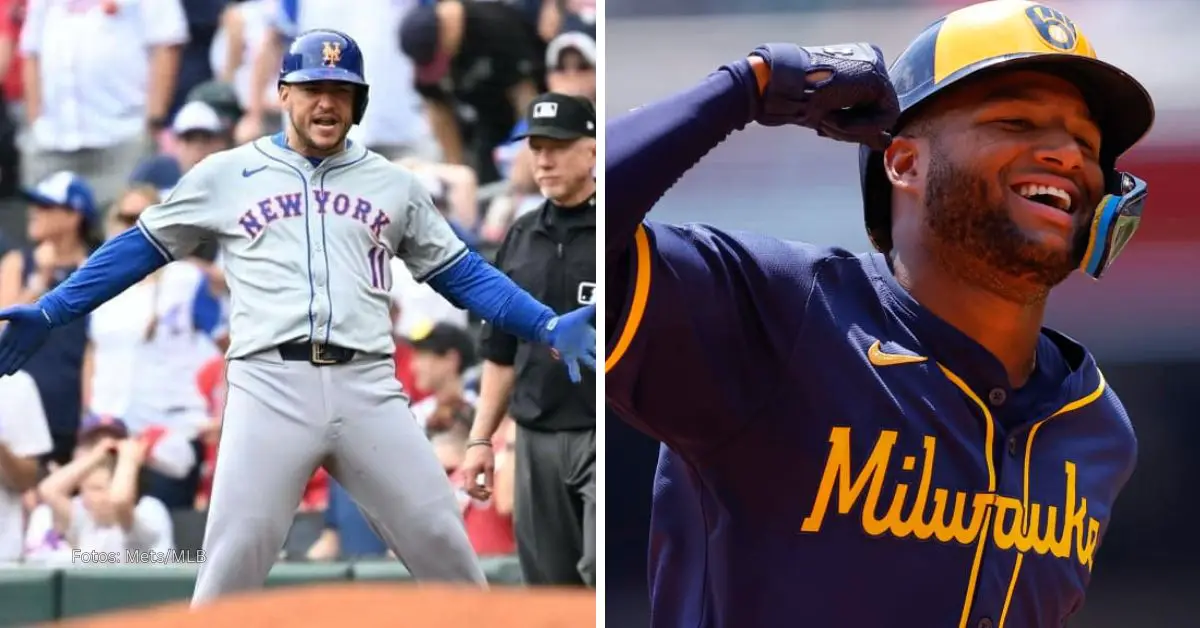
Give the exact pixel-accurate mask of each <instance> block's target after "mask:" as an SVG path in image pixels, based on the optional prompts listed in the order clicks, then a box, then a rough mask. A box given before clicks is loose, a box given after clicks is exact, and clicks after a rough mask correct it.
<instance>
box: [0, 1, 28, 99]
mask: <svg viewBox="0 0 1200 628" xmlns="http://www.w3.org/2000/svg"><path fill="white" fill-rule="evenodd" d="M27 3H28V0H0V77H3V79H2V80H3V88H4V102H5V103H6V104H7V105H8V113H9V115H11V116H13V118H14V119H17V120H21V119H23V118H22V116H21V107H22V104H23V101H24V94H23V93H22V92H23V87H24V82H23V81H22V80H21V55H20V52H19V51H18V44H19V43H20V40H21V27H22V26H23V25H24V24H25V5H26V4H27Z"/></svg>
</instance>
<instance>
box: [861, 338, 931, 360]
mask: <svg viewBox="0 0 1200 628" xmlns="http://www.w3.org/2000/svg"><path fill="white" fill-rule="evenodd" d="M867 359H868V360H870V361H871V364H874V365H875V366H896V365H897V364H920V363H921V362H924V361H926V360H928V359H929V358H926V357H923V356H919V355H903V354H899V353H884V352H883V349H882V348H880V343H879V341H878V340H876V341H875V342H874V343H873V344H872V345H871V348H870V349H867Z"/></svg>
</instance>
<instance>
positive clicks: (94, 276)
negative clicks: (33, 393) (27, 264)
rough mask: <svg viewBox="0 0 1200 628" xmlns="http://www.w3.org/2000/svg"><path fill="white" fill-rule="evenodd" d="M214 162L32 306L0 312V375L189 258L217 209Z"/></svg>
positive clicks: (201, 167)
mask: <svg viewBox="0 0 1200 628" xmlns="http://www.w3.org/2000/svg"><path fill="white" fill-rule="evenodd" d="M214 163H215V162H214V158H213V157H210V158H208V159H205V160H204V161H201V162H200V163H199V164H196V166H195V167H194V168H192V169H191V170H189V171H188V173H187V174H186V175H184V176H183V178H182V179H180V180H179V183H178V184H176V186H175V188H174V189H173V190H172V191H171V194H170V195H169V196H168V197H167V200H165V201H164V202H163V203H161V204H159V205H155V206H153V207H150V208H148V209H147V210H146V211H145V212H142V216H141V218H139V219H138V224H137V226H136V227H134V228H131V229H129V230H127V231H125V232H124V233H122V234H120V235H118V236H117V237H115V238H113V239H112V240H109V241H108V242H105V243H104V245H103V246H101V247H100V248H99V249H98V250H97V251H96V252H95V253H93V254H92V256H91V257H89V258H88V260H87V262H86V263H84V265H83V266H81V267H80V268H79V270H77V271H75V272H74V273H72V274H71V276H70V277H69V278H67V280H66V281H64V282H63V283H61V284H59V285H58V286H57V287H55V289H54V290H51V291H50V292H48V293H46V294H45V295H43V296H42V297H41V298H40V299H38V300H37V301H36V302H35V303H33V304H31V305H18V306H14V307H11V308H7V309H4V310H0V321H5V320H7V321H9V324H8V325H7V326H6V327H4V329H3V331H2V332H0V377H3V376H5V375H11V374H12V373H14V372H16V371H17V369H20V368H21V367H22V366H23V365H24V364H25V362H26V361H28V360H29V358H30V357H31V356H32V355H33V354H34V353H35V352H36V351H37V350H38V348H39V347H41V345H42V343H44V342H45V341H46V337H47V336H48V335H49V334H50V331H51V330H52V329H53V328H55V327H59V326H62V325H66V324H67V323H70V322H72V321H74V320H76V319H78V318H80V317H82V316H84V315H85V314H88V313H89V312H91V311H92V310H94V309H96V308H97V307H99V306H100V304H102V303H104V302H105V301H108V300H109V299H111V298H113V297H115V296H117V295H118V294H120V293H122V292H124V291H125V290H126V289H127V288H129V287H130V286H132V285H133V284H135V283H137V282H138V281H140V280H141V279H142V278H143V277H145V276H146V275H149V274H150V273H152V272H154V271H155V270H157V269H158V268H159V267H161V266H164V265H166V264H167V262H170V261H172V260H174V259H179V258H182V257H187V256H189V255H191V254H192V253H193V252H194V251H195V250H196V248H197V247H198V246H199V245H200V243H201V242H202V240H203V238H204V237H205V236H206V234H208V233H211V231H210V230H209V228H210V226H211V221H210V220H209V218H210V216H209V213H210V211H211V210H212V208H213V207H218V206H219V202H218V201H217V199H216V194H215V191H216V189H217V188H216V187H215V186H213V185H212V184H211V181H213V174H214V170H216V169H217V168H216V167H215V166H214Z"/></svg>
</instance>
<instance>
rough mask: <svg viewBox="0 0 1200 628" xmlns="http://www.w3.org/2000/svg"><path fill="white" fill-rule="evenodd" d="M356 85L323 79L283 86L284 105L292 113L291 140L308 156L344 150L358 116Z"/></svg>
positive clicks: (294, 147)
mask: <svg viewBox="0 0 1200 628" xmlns="http://www.w3.org/2000/svg"><path fill="white" fill-rule="evenodd" d="M356 89H357V88H356V87H355V86H354V85H352V84H350V83H339V82H333V81H322V82H316V83H296V84H291V85H284V86H282V87H281V88H280V89H279V102H280V106H281V107H282V108H283V110H284V111H286V112H287V114H288V119H289V120H290V125H289V129H288V143H289V144H290V145H291V146H292V148H293V149H295V150H297V151H299V152H301V153H303V154H304V155H306V156H308V157H328V156H329V155H333V154H335V153H337V152H339V151H341V150H342V145H343V143H344V142H345V141H346V134H347V133H349V132H350V126H351V125H352V124H353V116H354V98H355V92H356Z"/></svg>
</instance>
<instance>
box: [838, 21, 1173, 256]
mask: <svg viewBox="0 0 1200 628" xmlns="http://www.w3.org/2000/svg"><path fill="white" fill-rule="evenodd" d="M1018 69H1020V70H1037V71H1041V72H1049V73H1052V74H1054V75H1056V76H1059V77H1062V78H1063V79H1066V80H1068V81H1070V82H1072V83H1073V84H1075V86H1076V87H1078V89H1079V90H1080V92H1081V93H1082V94H1083V97H1084V99H1085V100H1086V101H1087V104H1088V107H1089V109H1090V110H1091V113H1092V116H1093V117H1094V118H1095V120H1096V123H1097V124H1098V126H1099V127H1100V133H1101V137H1102V138H1103V142H1102V150H1101V155H1100V167H1101V168H1102V169H1103V170H1104V173H1105V175H1104V180H1105V196H1104V198H1103V199H1101V201H1100V203H1099V205H1098V206H1097V208H1096V213H1095V216H1094V217H1093V218H1092V227H1091V234H1090V238H1089V240H1088V246H1087V250H1086V252H1085V253H1084V256H1083V261H1082V262H1081V263H1080V266H1079V269H1080V270H1081V271H1083V272H1084V273H1086V274H1087V275H1089V276H1091V277H1093V278H1097V279H1098V278H1099V277H1100V276H1101V275H1102V274H1103V273H1104V271H1105V270H1106V269H1107V268H1108V267H1109V265H1110V264H1111V263H1112V261H1113V259H1114V258H1116V257H1117V255H1118V254H1119V253H1120V252H1121V250H1122V249H1123V248H1124V247H1125V245H1126V243H1128V242H1129V239H1130V237H1132V236H1133V233H1134V231H1135V230H1136V229H1137V226H1138V223H1139V221H1140V220H1141V215H1142V207H1143V206H1144V204H1145V200H1146V184H1145V182H1144V181H1142V180H1140V179H1138V178H1137V177H1134V176H1133V175H1130V174H1129V173H1125V172H1120V171H1118V170H1117V169H1116V162H1117V159H1118V158H1119V157H1120V156H1121V155H1122V154H1124V153H1125V152H1126V151H1128V150H1129V149H1130V148H1131V147H1132V146H1133V145H1134V144H1136V143H1137V142H1138V140H1140V139H1141V138H1142V137H1143V136H1145V134H1146V133H1147V132H1148V131H1149V130H1150V125H1151V124H1152V123H1153V121H1154V103H1153V101H1152V100H1151V99H1150V95H1149V94H1148V93H1147V92H1146V89H1145V88H1144V87H1142V85H1141V84H1140V83H1138V82H1137V80H1135V79H1134V78H1133V77H1131V76H1130V75H1128V74H1126V73H1125V72H1124V71H1122V70H1120V69H1119V68H1117V67H1115V66H1113V65H1111V64H1108V63H1105V62H1104V61H1101V60H1100V59H1099V58H1097V56H1096V51H1095V50H1094V49H1093V48H1092V44H1091V42H1089V41H1088V39H1087V37H1086V36H1084V34H1083V33H1082V32H1081V31H1080V30H1079V28H1078V27H1077V26H1076V25H1075V23H1074V22H1072V21H1071V19H1070V18H1069V17H1067V16H1066V15H1064V14H1063V13H1061V12H1060V11H1057V10H1055V9H1052V8H1050V7H1048V6H1045V5H1042V4H1036V3H1034V2H1028V1H1024V0H994V1H993V2H985V3H982V4H976V5H972V6H970V7H967V8H964V9H960V10H958V11H955V12H953V13H950V14H948V15H946V16H944V17H942V18H941V19H939V20H938V21H936V22H934V23H933V24H931V25H930V26H929V27H928V28H926V29H925V30H924V31H923V32H922V33H921V34H920V35H918V36H917V38H916V39H915V40H913V42H912V43H911V44H909V46H908V48H907V49H905V51H904V52H903V53H901V55H900V56H899V57H898V58H897V59H896V61H895V63H894V64H893V65H892V67H891V68H889V70H888V72H889V74H890V76H891V79H892V83H893V85H894V86H895V88H896V95H897V97H898V98H899V100H900V109H901V114H900V120H899V121H898V122H897V125H896V129H897V130H898V129H900V128H902V127H903V126H904V124H905V123H906V122H907V121H908V120H911V119H912V116H913V114H914V112H916V111H918V110H919V109H920V107H921V105H922V104H923V103H926V102H928V101H930V100H931V99H933V98H935V97H936V95H937V94H938V93H939V92H941V91H942V90H945V89H947V88H949V87H951V86H953V85H955V84H956V83H960V82H963V81H967V80H970V79H971V78H975V77H979V76H983V75H987V74H990V73H993V72H1001V71H1010V70H1018ZM859 171H860V175H861V180H862V193H863V204H864V213H865V218H866V225H867V233H868V235H869V236H870V238H871V243H872V244H873V245H874V246H875V248H876V249H879V250H880V251H882V252H885V253H886V252H888V251H890V250H891V248H892V239H891V228H892V225H891V222H892V220H891V194H892V187H891V183H890V182H889V181H888V179H887V176H886V174H885V173H884V170H883V155H882V153H880V152H878V151H872V150H871V149H870V148H867V147H862V148H861V149H860V153H859Z"/></svg>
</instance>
